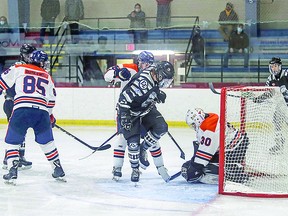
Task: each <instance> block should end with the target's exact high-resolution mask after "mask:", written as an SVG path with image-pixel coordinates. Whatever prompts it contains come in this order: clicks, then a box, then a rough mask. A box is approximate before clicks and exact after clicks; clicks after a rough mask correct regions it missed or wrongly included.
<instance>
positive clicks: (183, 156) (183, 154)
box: [168, 131, 185, 160]
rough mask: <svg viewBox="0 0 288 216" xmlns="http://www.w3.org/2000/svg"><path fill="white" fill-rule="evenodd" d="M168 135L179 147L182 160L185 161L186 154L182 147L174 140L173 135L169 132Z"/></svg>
mask: <svg viewBox="0 0 288 216" xmlns="http://www.w3.org/2000/svg"><path fill="white" fill-rule="evenodd" d="M168 135H169V137H170V138H171V139H172V141H173V142H174V144H175V145H176V146H177V148H178V149H179V151H180V158H182V159H184V160H185V153H184V151H183V150H182V149H181V147H180V146H179V145H178V143H177V142H176V140H175V139H174V137H173V136H172V135H171V133H170V132H169V131H168Z"/></svg>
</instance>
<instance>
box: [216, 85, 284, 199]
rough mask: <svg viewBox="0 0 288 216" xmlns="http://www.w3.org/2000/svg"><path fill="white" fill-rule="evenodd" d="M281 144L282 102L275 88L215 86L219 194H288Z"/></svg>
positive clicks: (277, 195)
mask: <svg viewBox="0 0 288 216" xmlns="http://www.w3.org/2000/svg"><path fill="white" fill-rule="evenodd" d="M231 125H233V129H234V133H230V132H231ZM235 131H236V133H235ZM239 140H240V141H239ZM287 145H288V107H287V106H286V103H285V100H284V98H283V96H282V94H281V92H280V90H279V87H277V88H276V87H227V88H222V89H221V106H220V161H219V193H220V194H230V195H240V196H258V197H288V146H287Z"/></svg>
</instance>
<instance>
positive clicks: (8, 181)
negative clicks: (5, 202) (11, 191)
mask: <svg viewBox="0 0 288 216" xmlns="http://www.w3.org/2000/svg"><path fill="white" fill-rule="evenodd" d="M4 183H5V184H7V185H12V186H16V179H10V180H5V181H4Z"/></svg>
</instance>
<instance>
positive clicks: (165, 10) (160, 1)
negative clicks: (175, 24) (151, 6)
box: [156, 0, 173, 27]
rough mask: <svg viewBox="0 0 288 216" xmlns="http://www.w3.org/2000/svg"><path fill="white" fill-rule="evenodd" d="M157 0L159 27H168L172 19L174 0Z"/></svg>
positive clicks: (157, 24)
mask: <svg viewBox="0 0 288 216" xmlns="http://www.w3.org/2000/svg"><path fill="white" fill-rule="evenodd" d="M156 1H157V18H156V26H157V27H167V26H169V25H170V21H171V17H170V16H171V8H170V3H171V2H172V1H173V0H156Z"/></svg>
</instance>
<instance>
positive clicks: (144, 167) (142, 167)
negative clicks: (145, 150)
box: [139, 163, 148, 170]
mask: <svg viewBox="0 0 288 216" xmlns="http://www.w3.org/2000/svg"><path fill="white" fill-rule="evenodd" d="M139 165H140V167H141V169H143V170H146V169H147V167H148V166H145V165H143V164H141V163H140V164H139Z"/></svg>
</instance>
